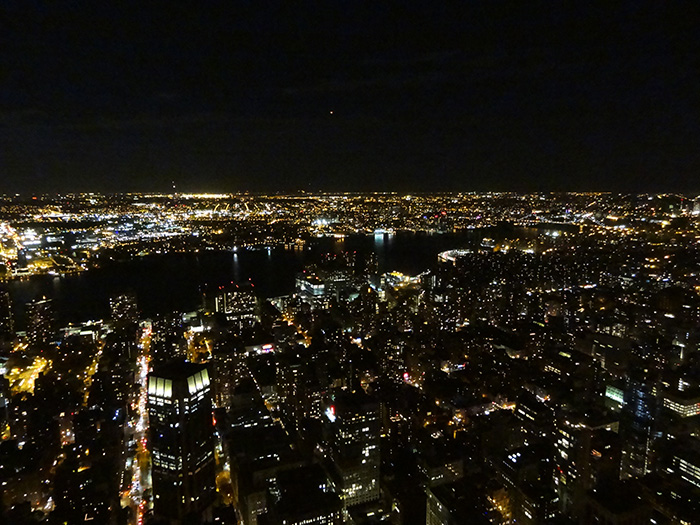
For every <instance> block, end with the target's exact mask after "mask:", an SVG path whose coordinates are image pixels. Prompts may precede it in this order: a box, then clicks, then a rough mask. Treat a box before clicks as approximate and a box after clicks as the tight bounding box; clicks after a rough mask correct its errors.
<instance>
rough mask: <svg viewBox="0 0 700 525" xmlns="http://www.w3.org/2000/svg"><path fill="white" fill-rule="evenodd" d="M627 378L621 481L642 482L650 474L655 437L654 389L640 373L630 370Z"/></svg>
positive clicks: (621, 423)
mask: <svg viewBox="0 0 700 525" xmlns="http://www.w3.org/2000/svg"><path fill="white" fill-rule="evenodd" d="M630 376H631V377H628V378H627V386H626V390H625V406H624V408H623V409H622V415H621V420H620V435H621V437H622V439H623V446H622V461H621V464H620V479H629V478H641V477H642V476H645V475H646V474H649V473H650V472H651V471H652V461H653V449H654V444H655V440H656V438H657V437H658V433H657V431H656V413H657V409H658V404H657V399H656V388H654V386H653V384H652V382H651V381H649V380H648V378H646V377H643V374H642V372H640V371H634V370H633V372H632V373H631V374H630Z"/></svg>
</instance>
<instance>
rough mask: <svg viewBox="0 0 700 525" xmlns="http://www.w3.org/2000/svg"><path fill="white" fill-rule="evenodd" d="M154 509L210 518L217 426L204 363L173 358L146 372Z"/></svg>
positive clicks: (175, 516) (175, 517) (168, 514)
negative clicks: (215, 429) (172, 360)
mask: <svg viewBox="0 0 700 525" xmlns="http://www.w3.org/2000/svg"><path fill="white" fill-rule="evenodd" d="M148 417H149V439H148V443H149V449H150V452H151V460H152V465H153V468H152V480H153V495H154V507H155V513H156V515H158V516H162V517H165V518H169V519H171V520H174V521H175V520H176V521H181V520H182V519H183V518H184V517H185V516H200V517H202V516H206V515H207V514H209V513H210V511H211V504H212V502H213V500H214V495H215V488H216V487H215V476H216V472H215V464H214V426H213V423H212V402H211V391H210V387H209V372H208V370H207V367H206V366H205V365H195V364H192V363H185V362H171V363H168V364H164V365H161V366H157V367H156V368H155V369H154V370H153V372H151V373H150V374H149V375H148Z"/></svg>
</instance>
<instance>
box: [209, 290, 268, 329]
mask: <svg viewBox="0 0 700 525" xmlns="http://www.w3.org/2000/svg"><path fill="white" fill-rule="evenodd" d="M215 309H216V311H217V312H220V313H223V314H224V315H225V316H226V319H227V320H228V321H229V322H231V323H233V324H234V325H236V326H238V327H239V328H243V327H245V326H251V325H253V324H255V323H256V322H257V321H258V315H257V312H256V309H257V299H256V297H255V293H254V291H253V285H252V284H245V285H238V284H233V285H231V286H230V287H224V288H222V289H221V290H219V291H218V293H217V294H216V298H215Z"/></svg>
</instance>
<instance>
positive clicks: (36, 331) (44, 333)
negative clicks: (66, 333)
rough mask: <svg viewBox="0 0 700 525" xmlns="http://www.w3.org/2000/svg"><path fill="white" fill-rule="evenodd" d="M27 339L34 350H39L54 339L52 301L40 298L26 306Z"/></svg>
mask: <svg viewBox="0 0 700 525" xmlns="http://www.w3.org/2000/svg"><path fill="white" fill-rule="evenodd" d="M27 337H28V338H29V344H30V345H31V346H33V347H34V348H41V347H42V346H45V345H47V344H48V343H50V342H51V340H52V339H53V337H54V312H53V301H52V300H51V299H46V298H42V299H40V300H38V301H32V302H31V303H28V304H27Z"/></svg>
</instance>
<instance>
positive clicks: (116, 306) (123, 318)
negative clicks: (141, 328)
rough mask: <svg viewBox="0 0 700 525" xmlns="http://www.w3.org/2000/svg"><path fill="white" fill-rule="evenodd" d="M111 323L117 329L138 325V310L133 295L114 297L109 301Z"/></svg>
mask: <svg viewBox="0 0 700 525" xmlns="http://www.w3.org/2000/svg"><path fill="white" fill-rule="evenodd" d="M109 308H110V310H111V312H112V321H113V322H114V324H115V325H116V326H117V327H122V326H128V325H133V324H136V323H138V320H139V310H138V306H137V304H136V296H134V295H133V294H122V295H116V296H114V297H112V298H110V300H109Z"/></svg>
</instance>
